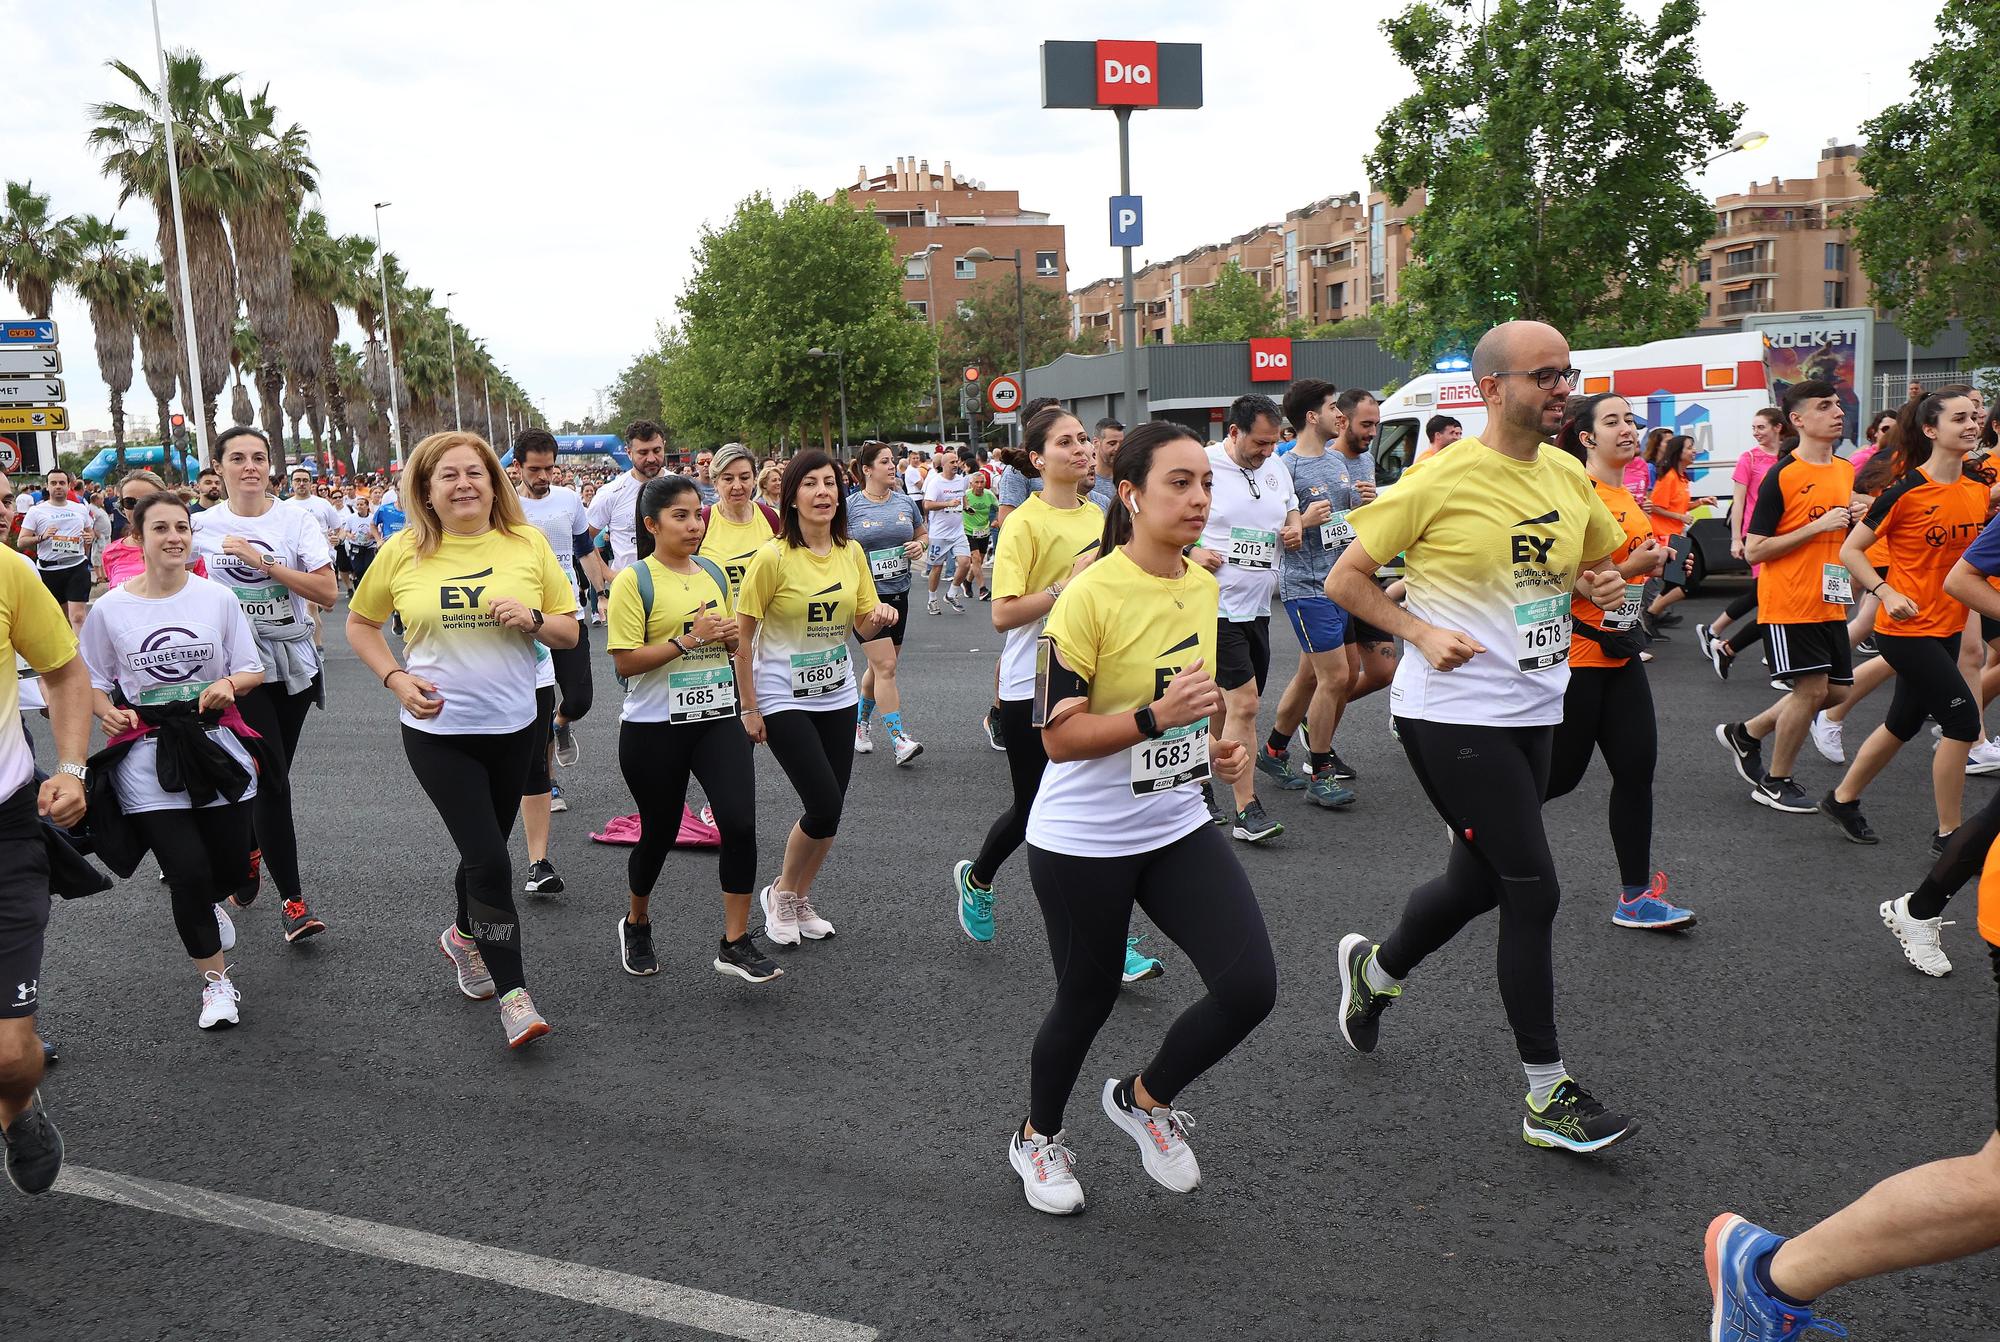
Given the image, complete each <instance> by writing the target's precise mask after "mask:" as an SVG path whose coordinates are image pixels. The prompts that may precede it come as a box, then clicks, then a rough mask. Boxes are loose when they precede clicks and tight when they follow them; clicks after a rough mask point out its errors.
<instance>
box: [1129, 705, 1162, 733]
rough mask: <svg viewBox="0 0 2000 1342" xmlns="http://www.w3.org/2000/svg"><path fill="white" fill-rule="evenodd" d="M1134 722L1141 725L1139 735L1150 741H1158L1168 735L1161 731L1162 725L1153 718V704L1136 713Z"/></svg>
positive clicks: (1133, 718) (1133, 716) (1133, 717)
mask: <svg viewBox="0 0 2000 1342" xmlns="http://www.w3.org/2000/svg"><path fill="white" fill-rule="evenodd" d="M1132 720H1133V721H1134V722H1136V723H1138V724H1139V735H1141V736H1143V737H1145V738H1146V739H1147V740H1149V741H1157V740H1159V739H1160V738H1161V737H1162V736H1165V735H1166V732H1164V731H1162V730H1161V728H1160V724H1159V723H1158V722H1156V721H1155V720H1154V718H1153V706H1152V705H1151V704H1147V705H1146V706H1145V707H1144V708H1142V709H1140V710H1139V711H1138V712H1136V713H1134V714H1133V715H1132Z"/></svg>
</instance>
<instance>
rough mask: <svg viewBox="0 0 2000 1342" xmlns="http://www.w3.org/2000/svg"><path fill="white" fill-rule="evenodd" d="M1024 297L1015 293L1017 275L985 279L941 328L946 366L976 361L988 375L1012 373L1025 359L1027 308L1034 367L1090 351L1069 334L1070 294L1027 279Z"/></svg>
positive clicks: (958, 365)
mask: <svg viewBox="0 0 2000 1342" xmlns="http://www.w3.org/2000/svg"><path fill="white" fill-rule="evenodd" d="M1021 297H1022V299H1023V300H1024V302H1022V303H1020V304H1017V303H1016V302H1015V299H1014V278H1013V276H1011V275H1008V274H1005V273H1003V274H1001V275H999V276H997V277H995V278H992V279H988V280H985V281H982V282H981V283H980V284H979V285H978V287H976V288H974V289H973V290H972V292H971V293H970V294H969V295H968V296H967V297H966V298H965V299H964V300H963V301H962V302H961V304H960V306H959V309H958V310H957V311H956V312H954V313H952V315H951V316H950V317H948V318H945V319H944V320H943V321H942V322H941V323H940V325H939V328H938V344H940V345H941V346H943V348H944V366H945V367H946V368H963V367H965V366H966V365H968V364H971V365H974V366H976V367H977V368H978V369H979V371H980V373H981V375H982V376H987V377H990V376H992V375H993V374H995V373H1010V372H1013V371H1015V368H1014V366H1015V365H1016V364H1018V363H1019V362H1020V361H1021V353H1020V349H1021V346H1020V341H1021V313H1022V310H1023V309H1024V308H1025V310H1026V312H1027V324H1028V367H1030V368H1036V367H1039V366H1041V365H1042V364H1045V363H1048V362H1049V361H1050V360H1052V359H1054V358H1056V357H1057V356H1059V355H1063V354H1069V353H1080V352H1084V351H1083V350H1080V349H1079V347H1078V344H1077V342H1076V341H1074V340H1072V339H1070V334H1069V299H1068V297H1067V296H1066V295H1064V294H1062V293H1061V292H1059V291H1057V290H1054V289H1049V288H1045V287H1043V286H1042V285H1039V284H1028V285H1024V286H1023V287H1022V289H1021Z"/></svg>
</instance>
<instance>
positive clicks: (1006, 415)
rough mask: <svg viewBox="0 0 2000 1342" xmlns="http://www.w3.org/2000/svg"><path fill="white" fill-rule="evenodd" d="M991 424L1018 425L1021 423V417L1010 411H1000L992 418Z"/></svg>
mask: <svg viewBox="0 0 2000 1342" xmlns="http://www.w3.org/2000/svg"><path fill="white" fill-rule="evenodd" d="M993 422H994V423H995V424H1018V423H1020V422H1021V416H1020V415H1019V414H1018V413H1016V412H1015V411H1012V410H1002V411H1001V412H1000V413H999V414H997V415H995V416H993Z"/></svg>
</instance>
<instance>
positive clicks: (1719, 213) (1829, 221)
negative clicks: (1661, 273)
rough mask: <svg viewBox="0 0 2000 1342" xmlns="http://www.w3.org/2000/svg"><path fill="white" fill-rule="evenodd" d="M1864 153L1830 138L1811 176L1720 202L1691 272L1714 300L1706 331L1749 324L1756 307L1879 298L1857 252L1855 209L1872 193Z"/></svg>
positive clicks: (1795, 307)
mask: <svg viewBox="0 0 2000 1342" xmlns="http://www.w3.org/2000/svg"><path fill="white" fill-rule="evenodd" d="M1859 158H1860V150H1859V149H1858V148H1857V147H1856V146H1854V145H1851V144H1834V143H1829V144H1828V145H1827V147H1826V148H1825V149H1823V150H1821V151H1820V156H1819V165H1818V168H1817V170H1816V171H1815V172H1814V174H1813V175H1812V176H1811V177H1791V178H1778V177H1773V178H1772V179H1771V180H1770V181H1768V182H1752V183H1751V184H1750V189H1749V190H1748V191H1743V192H1738V193H1736V194H1734V195H1728V196H1719V197H1717V198H1716V201H1715V236H1714V237H1712V238H1710V239H1709V240H1708V242H1707V243H1706V244H1705V245H1704V246H1703V247H1702V257H1701V261H1700V262H1699V263H1698V264H1697V266H1696V267H1695V269H1694V271H1693V272H1692V273H1691V275H1690V277H1689V278H1690V279H1692V280H1693V281H1694V282H1695V283H1697V284H1699V285H1700V286H1701V288H1702V292H1703V294H1704V295H1705V296H1706V298H1707V300H1708V315H1707V316H1706V317H1704V318H1703V320H1702V323H1701V324H1702V326H1703V327H1704V328H1706V329H1715V328H1722V327H1732V326H1740V325H1742V321H1743V318H1744V317H1745V316H1746V315H1748V314H1750V313H1753V312H1802V311H1810V310H1813V309H1817V308H1844V307H1865V306H1868V305H1869V304H1870V303H1871V301H1872V294H1871V291H1870V289H1869V285H1868V279H1867V276H1866V275H1864V274H1863V273H1862V270H1861V263H1860V261H1859V259H1858V258H1857V257H1856V256H1855V253H1854V246H1853V241H1854V238H1853V230H1852V229H1850V228H1848V227H1847V226H1846V224H1845V223H1844V221H1843V219H1842V215H1843V214H1844V213H1845V211H1846V210H1847V209H1849V208H1850V207H1851V206H1853V205H1855V204H1856V203H1857V202H1859V201H1862V200H1865V199H1867V198H1868V196H1869V195H1870V194H1871V193H1870V191H1869V190H1868V184H1867V183H1866V182H1863V181H1862V180H1861V174H1860V171H1859V168H1858V164H1859Z"/></svg>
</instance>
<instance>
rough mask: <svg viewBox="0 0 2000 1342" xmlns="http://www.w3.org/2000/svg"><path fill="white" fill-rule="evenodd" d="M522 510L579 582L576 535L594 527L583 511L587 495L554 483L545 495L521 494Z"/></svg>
mask: <svg viewBox="0 0 2000 1342" xmlns="http://www.w3.org/2000/svg"><path fill="white" fill-rule="evenodd" d="M592 502H595V500H592ZM521 511H522V512H524V513H526V514H527V515H528V520H529V521H530V522H533V523H534V524H535V525H536V526H537V527H539V528H541V532H542V534H543V535H544V536H547V537H548V538H549V548H550V549H551V550H554V551H555V552H556V562H557V563H558V564H561V565H562V571H563V572H564V573H565V574H567V575H569V580H570V581H571V582H575V581H576V538H577V537H578V536H581V535H583V534H584V533H585V532H587V531H589V530H590V520H589V519H588V518H587V517H585V516H584V513H583V496H582V495H580V494H578V493H577V492H576V491H575V490H574V489H568V488H565V487H564V486H562V485H550V486H549V492H548V493H547V495H545V496H544V497H542V498H539V499H538V498H533V497H530V496H529V495H527V494H523V495H521ZM635 539H636V538H635Z"/></svg>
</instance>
